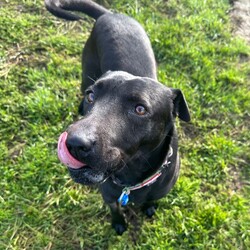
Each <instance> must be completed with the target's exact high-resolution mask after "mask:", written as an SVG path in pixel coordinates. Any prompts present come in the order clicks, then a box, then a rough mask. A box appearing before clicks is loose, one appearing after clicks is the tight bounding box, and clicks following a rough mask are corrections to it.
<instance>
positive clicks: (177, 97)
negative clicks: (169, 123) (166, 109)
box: [171, 89, 191, 122]
mask: <svg viewBox="0 0 250 250" xmlns="http://www.w3.org/2000/svg"><path fill="white" fill-rule="evenodd" d="M171 91H172V94H173V95H172V96H173V103H174V110H173V114H174V116H175V117H176V116H178V117H179V118H180V119H181V120H183V121H185V122H189V121H190V119H191V118H190V113H189V110H188V105H187V102H186V99H185V97H184V95H183V94H182V92H181V90H179V89H171Z"/></svg>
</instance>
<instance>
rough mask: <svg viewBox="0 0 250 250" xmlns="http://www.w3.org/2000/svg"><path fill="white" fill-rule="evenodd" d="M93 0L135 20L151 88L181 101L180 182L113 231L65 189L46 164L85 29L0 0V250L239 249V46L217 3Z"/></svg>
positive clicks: (104, 213)
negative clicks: (148, 55) (188, 118)
mask: <svg viewBox="0 0 250 250" xmlns="http://www.w3.org/2000/svg"><path fill="white" fill-rule="evenodd" d="M102 2H103V1H102ZM104 2H106V4H109V7H110V8H111V9H113V10H116V11H118V12H123V13H127V14H128V15H131V16H133V17H134V18H136V19H137V20H138V21H139V22H140V23H142V24H143V26H144V27H145V29H146V30H147V32H148V35H149V36H150V40H151V41H152V45H153V49H154V51H155V55H156V59H157V63H158V76H159V80H160V81H161V82H162V83H164V84H166V85H167V86H171V87H175V88H180V89H182V91H183V92H184V94H185V96H186V99H187V101H188V103H189V107H190V110H191V114H192V122H191V123H189V124H184V123H180V122H178V130H179V137H180V152H181V158H182V168H181V175H180V178H179V180H178V182H177V184H176V186H175V187H174V189H173V190H172V191H171V192H170V193H169V195H168V196H167V197H166V198H164V199H162V200H161V201H160V202H159V209H158V211H157V214H156V216H155V217H154V219H153V220H148V219H146V218H145V217H144V216H143V215H142V214H141V213H140V212H139V214H138V215H135V214H134V213H133V211H130V212H129V213H128V215H129V216H130V218H129V220H130V227H129V230H128V231H127V232H126V233H125V234H124V235H123V236H122V237H117V236H116V235H115V233H114V231H113V230H111V227H110V215H109V209H108V208H107V206H106V205H104V204H103V201H102V198H101V196H100V194H99V193H98V191H97V190H96V189H92V188H89V187H82V186H80V185H77V184H74V183H73V182H72V181H71V180H70V178H69V175H68V173H67V170H66V168H65V167H64V166H62V165H61V164H60V163H59V161H58V159H57V156H56V144H57V139H58V136H59V134H60V133H61V132H62V131H63V129H65V128H66V127H67V126H68V125H69V124H70V123H71V122H72V121H73V120H75V119H76V118H77V106H78V103H79V99H80V81H81V79H80V78H81V65H80V61H81V59H80V54H81V50H82V47H83V45H84V43H85V41H86V39H87V37H88V35H89V32H90V30H91V27H92V24H93V21H92V20H91V19H87V20H86V21H84V22H80V23H77V22H76V23H74V22H72V23H70V22H64V21H61V20H58V19H56V18H54V17H53V16H51V15H50V14H49V13H48V12H46V11H45V9H44V7H43V4H42V1H35V0H33V1H32V0H21V1H17V0H13V1H7V0H3V1H2V3H1V8H0V27H1V28H0V63H1V65H0V67H1V68H0V76H1V78H0V96H1V99H0V133H1V134H0V135H1V141H0V161H1V182H0V190H1V192H0V235H1V237H0V249H18V250H19V249H67V250H70V249H112V250H115V249H143V250H144V249H152V250H156V249H178V250H179V249H183V250H184V249H185V250H186V249H202V250H203V249H223V250H224V249H230V250H231V249H233V250H234V249H237V250H238V249H242V250H245V249H250V230H249V229H250V211H249V210H250V209H249V207H250V206H249V201H250V198H249V197H250V195H249V191H250V188H249V178H250V171H249V166H250V151H249V148H250V133H249V131H250V123H249V120H250V114H249V112H250V80H249V79H250V77H249V76H250V66H249V55H250V49H249V46H247V45H246V44H245V43H244V42H243V41H242V40H239V39H237V38H234V37H233V36H232V34H231V30H232V25H231V24H230V20H229V16H228V11H229V9H230V6H229V4H228V2H227V1H226V0H207V1H200V0H182V1H178V0H169V1H164V0H155V1H150V0H138V1H132V0H126V1H125V0H119V1H118V0H113V1H104ZM133 209H135V211H137V209H136V208H133ZM137 212H138V211H137ZM132 222H134V223H132Z"/></svg>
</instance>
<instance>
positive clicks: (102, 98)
mask: <svg viewBox="0 0 250 250" xmlns="http://www.w3.org/2000/svg"><path fill="white" fill-rule="evenodd" d="M83 113H84V118H82V119H81V120H78V121H77V122H75V123H74V124H72V125H71V126H70V127H69V128H68V129H67V138H66V142H65V146H66V147H67V149H68V151H69V153H70V155H71V156H72V157H71V156H69V157H68V158H69V159H68V165H69V169H70V173H71V176H72V177H73V179H75V181H77V182H80V183H82V184H94V183H100V182H102V181H104V180H105V179H106V178H107V177H108V176H110V175H111V174H112V173H114V172H116V171H118V170H120V169H121V168H123V167H124V166H125V165H126V163H127V162H129V161H130V160H131V159H134V158H137V157H139V156H140V155H146V154H147V153H149V152H151V151H152V150H154V149H155V148H156V147H157V146H158V145H159V144H160V143H161V141H162V139H163V138H164V136H166V133H167V132H168V131H167V130H168V129H170V128H172V126H173V123H174V118H175V116H179V117H180V118H181V119H183V120H185V121H189V119H190V117H189V113H188V108H187V105H186V102H185V99H184V97H183V95H182V93H181V91H179V90H174V89H170V88H167V87H165V86H163V85H162V84H160V83H158V82H156V81H155V80H152V79H149V78H142V77H135V76H133V75H130V74H128V73H125V72H108V73H106V74H105V75H104V76H103V77H101V78H100V79H99V80H98V81H96V82H95V84H93V85H92V86H90V87H89V88H88V89H87V90H86V92H85V98H84V103H83ZM61 144H62V142H61ZM59 158H60V156H59ZM70 159H72V160H70ZM74 160H77V162H78V163H79V162H80V163H82V165H84V166H83V167H81V168H78V165H77V164H76V165H75V163H74ZM62 161H63V163H65V162H64V160H62ZM80 165H81V164H80Z"/></svg>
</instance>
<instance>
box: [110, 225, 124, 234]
mask: <svg viewBox="0 0 250 250" xmlns="http://www.w3.org/2000/svg"><path fill="white" fill-rule="evenodd" d="M112 227H113V228H114V229H115V231H116V233H117V234H118V235H122V234H123V233H124V232H125V231H126V230H127V226H126V224H120V223H114V224H112Z"/></svg>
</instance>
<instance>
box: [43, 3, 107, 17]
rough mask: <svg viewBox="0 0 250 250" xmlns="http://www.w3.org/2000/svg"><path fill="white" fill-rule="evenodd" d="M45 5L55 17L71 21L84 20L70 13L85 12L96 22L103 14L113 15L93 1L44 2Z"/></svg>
mask: <svg viewBox="0 0 250 250" xmlns="http://www.w3.org/2000/svg"><path fill="white" fill-rule="evenodd" d="M44 3H45V6H46V8H47V10H48V11H49V12H51V13H52V14H53V15H55V16H57V17H60V18H63V19H66V20H71V21H75V20H79V19H83V18H82V17H80V16H78V15H75V14H73V13H71V12H70V11H79V12H83V13H85V14H87V15H88V16H90V17H92V18H94V19H96V20H97V19H98V17H100V16H101V15H103V14H106V13H111V12H110V11H109V10H107V9H105V8H104V7H102V6H101V5H99V4H97V3H95V2H93V1H91V0H44Z"/></svg>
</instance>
